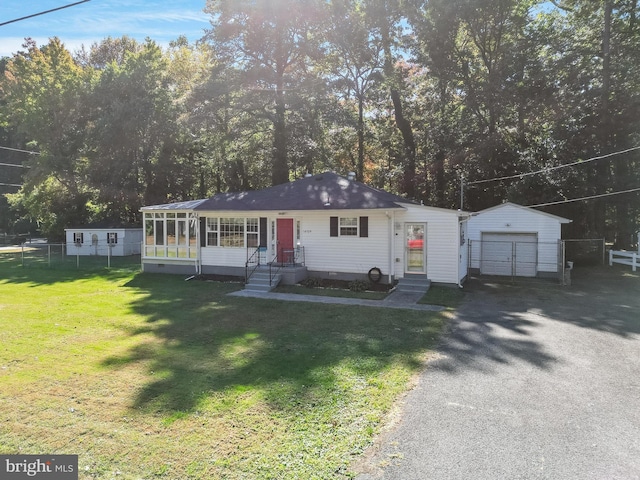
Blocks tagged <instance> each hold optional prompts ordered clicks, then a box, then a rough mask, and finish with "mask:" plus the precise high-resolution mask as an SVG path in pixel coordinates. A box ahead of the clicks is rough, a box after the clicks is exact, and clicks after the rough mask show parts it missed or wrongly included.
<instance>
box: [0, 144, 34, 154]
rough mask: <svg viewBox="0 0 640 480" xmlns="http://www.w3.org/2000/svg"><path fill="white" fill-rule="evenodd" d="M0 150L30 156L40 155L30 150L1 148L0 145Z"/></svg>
mask: <svg viewBox="0 0 640 480" xmlns="http://www.w3.org/2000/svg"><path fill="white" fill-rule="evenodd" d="M0 149H2V150H11V151H12V152H20V153H29V154H31V155H40V152H34V151H31V150H22V149H21V148H11V147H3V146H2V145H0Z"/></svg>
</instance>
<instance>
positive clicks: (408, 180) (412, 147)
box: [380, 23, 416, 198]
mask: <svg viewBox="0 0 640 480" xmlns="http://www.w3.org/2000/svg"><path fill="white" fill-rule="evenodd" d="M380 30H381V35H382V42H383V49H384V72H385V76H386V77H387V81H388V82H389V84H390V86H389V93H390V95H391V101H392V102H393V113H394V117H395V121H396V126H397V127H398V130H400V133H401V134H402V140H403V143H404V148H403V169H404V175H403V178H402V187H401V188H402V192H403V193H405V194H406V195H407V196H408V197H409V198H415V196H416V142H415V138H414V136H413V129H412V127H411V122H409V120H408V119H407V118H406V117H405V116H404V112H403V109H402V97H401V95H400V84H401V83H402V78H400V75H398V74H397V72H396V69H395V66H394V64H393V55H392V54H391V39H390V36H389V31H388V25H386V23H385V24H384V26H383V27H382V28H381V29H380Z"/></svg>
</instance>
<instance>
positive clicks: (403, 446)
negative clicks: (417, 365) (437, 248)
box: [357, 267, 640, 480]
mask: <svg viewBox="0 0 640 480" xmlns="http://www.w3.org/2000/svg"><path fill="white" fill-rule="evenodd" d="M573 273H574V275H573V277H574V282H573V285H572V286H570V287H560V286H558V285H555V284H553V283H543V282H535V281H532V282H531V283H518V284H517V285H511V284H508V283H507V282H504V280H503V281H502V282H492V281H491V280H487V279H483V280H482V281H479V280H475V279H472V280H471V281H470V282H469V283H468V285H467V286H466V288H465V290H467V295H466V300H465V303H464V305H463V306H462V307H461V308H460V309H459V310H458V315H457V318H456V320H455V321H453V323H452V325H451V331H450V332H449V333H448V334H446V335H445V336H444V337H443V340H442V344H441V346H440V348H439V350H438V353H437V354H436V356H435V358H434V359H433V360H432V361H431V362H430V363H429V365H428V368H427V369H426V370H425V372H424V373H423V374H422V375H421V376H420V379H419V382H418V385H417V386H416V388H415V389H414V390H412V391H411V392H410V393H409V394H408V395H407V397H406V398H405V399H404V402H403V406H402V411H401V413H400V416H399V420H398V422H397V423H396V425H395V426H393V427H392V428H391V429H390V430H389V431H387V432H385V433H384V434H383V435H382V436H381V438H380V440H379V442H378V444H377V445H376V446H374V447H373V448H372V449H371V451H370V452H369V453H368V455H367V457H366V458H365V459H364V460H363V461H362V462H361V464H360V465H358V467H357V468H358V471H359V472H362V473H361V474H360V475H359V476H358V477H357V479H359V480H368V479H398V480H410V479H421V480H422V479H447V480H451V479H474V480H481V479H491V480H496V479H563V480H564V479H607V480H610V479H640V274H632V273H631V269H630V268H629V267H626V269H625V268H609V267H601V268H592V269H577V270H574V272H573Z"/></svg>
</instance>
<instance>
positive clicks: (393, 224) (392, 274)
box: [389, 210, 396, 285]
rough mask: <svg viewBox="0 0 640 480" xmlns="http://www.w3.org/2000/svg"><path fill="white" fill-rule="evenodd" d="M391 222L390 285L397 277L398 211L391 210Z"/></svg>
mask: <svg viewBox="0 0 640 480" xmlns="http://www.w3.org/2000/svg"><path fill="white" fill-rule="evenodd" d="M389 220H390V222H391V227H390V228H389V235H390V236H391V239H390V241H391V244H390V248H389V285H391V284H392V283H393V280H394V279H395V273H396V272H395V270H396V264H395V261H394V260H395V258H396V235H395V231H396V211H395V210H392V211H391V217H390V219H389Z"/></svg>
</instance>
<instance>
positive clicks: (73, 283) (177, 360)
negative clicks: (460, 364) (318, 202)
mask: <svg viewBox="0 0 640 480" xmlns="http://www.w3.org/2000/svg"><path fill="white" fill-rule="evenodd" d="M237 288H239V286H238V285H234V284H224V283H215V282H200V281H190V282H185V281H184V279H183V278H182V277H180V276H169V275H149V274H140V273H136V272H134V271H131V270H128V269H125V268H121V269H112V270H107V269H105V268H96V269H95V270H93V271H83V270H76V269H66V270H65V269H48V268H23V267H20V266H16V265H15V262H14V261H9V260H3V258H2V257H0V291H1V292H2V295H1V296H0V412H2V413H0V445H2V452H3V453H5V454H10V453H18V452H20V453H23V454H42V453H59V454H62V453H67V454H78V455H79V467H80V478H81V479H89V478H92V479H107V478H108V479H111V478H121V479H139V478H145V479H148V478H166V479H188V478H194V479H201V478H229V479H235V478H301V479H302V478H303V479H316V478H317V479H327V478H348V477H350V476H352V474H353V473H352V471H351V470H350V465H351V463H352V462H353V461H354V460H355V459H357V458H358V456H359V455H360V454H361V453H362V452H363V451H364V449H365V448H366V447H367V446H369V445H370V444H371V442H372V440H373V438H374V436H375V434H376V433H377V432H379V430H380V428H381V426H382V425H383V424H384V421H385V415H386V414H388V413H389V411H390V410H391V408H392V406H393V404H394V402H395V401H396V400H397V399H398V397H399V396H400V395H401V394H402V393H403V392H404V391H405V390H406V389H407V388H408V385H409V383H410V381H411V379H412V377H413V376H414V375H415V374H416V372H417V371H419V369H420V368H421V367H422V366H423V364H424V359H425V356H426V354H427V353H428V351H429V348H431V347H432V346H433V344H434V342H435V340H436V338H437V336H438V335H439V333H440V331H441V329H442V326H443V323H444V321H445V320H444V317H443V316H441V315H440V314H435V313H425V312H415V311H408V310H392V309H389V310H387V309H382V308H367V307H358V306H353V307H351V306H349V307H345V306H332V305H319V304H313V305H309V304H303V303H298V302H291V303H286V302H279V301H273V300H261V299H248V298H235V297H228V296H226V294H227V293H228V292H230V291H232V290H234V289H237Z"/></svg>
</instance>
